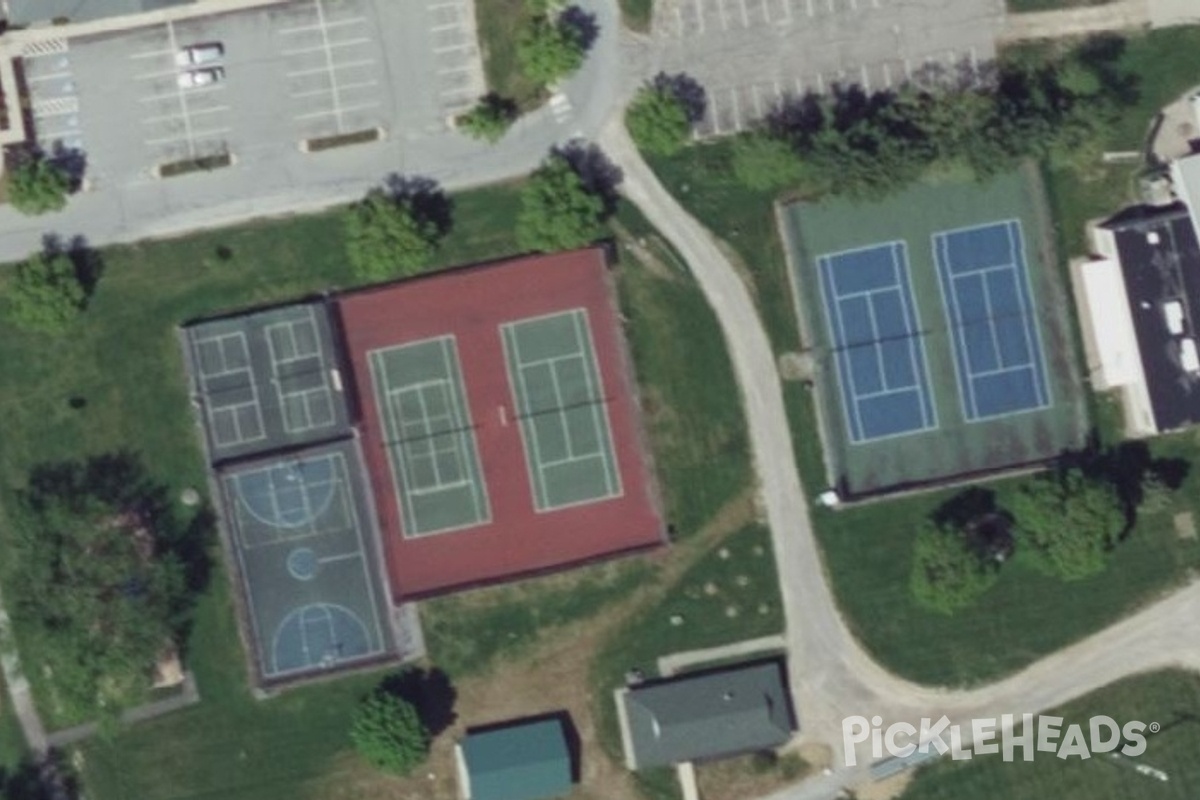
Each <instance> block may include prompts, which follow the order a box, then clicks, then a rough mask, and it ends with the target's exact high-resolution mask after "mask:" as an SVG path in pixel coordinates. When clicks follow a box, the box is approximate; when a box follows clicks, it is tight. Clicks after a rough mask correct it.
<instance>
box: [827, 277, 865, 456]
mask: <svg viewBox="0 0 1200 800" xmlns="http://www.w3.org/2000/svg"><path fill="white" fill-rule="evenodd" d="M817 268H818V270H819V271H820V273H821V275H820V276H819V279H820V283H821V294H822V296H823V299H824V302H823V303H822V305H823V306H824V307H825V322H826V325H827V326H828V327H829V344H830V347H831V348H833V349H834V350H835V357H834V363H835V365H836V367H837V373H838V388H839V389H840V390H841V391H840V394H841V396H842V411H843V413H845V415H846V427H847V428H848V429H849V430H848V431H847V432H848V433H849V434H850V437H849V438H850V441H851V442H861V441H863V438H864V434H863V421H862V417H861V415H860V414H859V411H858V404H857V403H855V402H853V399H852V398H855V397H858V395H859V392H858V385H857V384H856V383H855V381H854V370H853V369H851V367H850V363H849V359H850V356H849V355H848V354H847V353H846V349H845V346H844V344H842V345H840V346H839V343H844V342H846V341H847V337H846V326H845V323H844V322H843V321H842V309H841V307H840V302H841V301H840V299H839V298H838V297H837V283H836V281H835V280H834V277H833V261H832V260H831V257H830V256H820V257H819V258H818V259H817ZM835 324H836V325H837V330H836V331H835V330H834V325H835ZM839 333H840V334H841V335H840V336H839V335H838V334H839ZM847 386H849V387H850V391H849V392H847V391H846V387H847ZM851 412H853V413H851ZM856 423H857V424H856Z"/></svg>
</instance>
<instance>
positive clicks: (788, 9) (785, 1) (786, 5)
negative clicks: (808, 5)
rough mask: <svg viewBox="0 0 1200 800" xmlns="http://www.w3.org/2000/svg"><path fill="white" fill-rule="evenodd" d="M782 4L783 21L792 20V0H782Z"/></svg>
mask: <svg viewBox="0 0 1200 800" xmlns="http://www.w3.org/2000/svg"><path fill="white" fill-rule="evenodd" d="M782 5H783V21H784V22H791V21H792V0H782Z"/></svg>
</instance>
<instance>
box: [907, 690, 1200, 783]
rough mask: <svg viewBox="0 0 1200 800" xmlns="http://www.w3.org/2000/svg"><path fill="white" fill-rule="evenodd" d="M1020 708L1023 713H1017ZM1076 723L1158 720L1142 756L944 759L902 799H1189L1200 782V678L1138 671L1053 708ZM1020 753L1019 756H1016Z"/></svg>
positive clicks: (1040, 755) (1083, 726)
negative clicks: (1143, 769) (1154, 772)
mask: <svg viewBox="0 0 1200 800" xmlns="http://www.w3.org/2000/svg"><path fill="white" fill-rule="evenodd" d="M1018 713H1019V712H1018ZM1047 713H1049V714H1052V715H1053V716H1060V717H1063V719H1064V728H1065V727H1067V726H1069V725H1071V724H1077V725H1080V726H1081V730H1083V731H1084V735H1085V736H1087V726H1088V720H1089V719H1091V718H1092V717H1093V716H1098V715H1105V716H1109V717H1112V718H1113V719H1114V720H1116V722H1117V724H1118V725H1123V724H1124V723H1126V722H1129V721H1131V720H1138V721H1140V722H1144V723H1146V724H1147V725H1148V724H1150V723H1151V722H1157V723H1159V724H1160V725H1161V726H1162V730H1161V731H1160V732H1159V733H1157V734H1150V735H1147V737H1146V738H1147V744H1146V752H1145V753H1144V754H1143V755H1141V756H1139V757H1137V758H1136V759H1125V760H1124V761H1117V760H1114V759H1113V758H1112V757H1110V756H1108V755H1101V754H1097V755H1093V756H1092V757H1091V758H1090V759H1087V760H1082V759H1079V758H1071V759H1068V760H1065V761H1064V760H1061V759H1059V758H1056V757H1055V755H1054V754H1053V753H1038V754H1037V755H1036V757H1035V758H1034V760H1033V761H1032V762H1025V761H1014V762H1012V763H1005V762H1004V761H1003V760H1002V757H1001V756H1000V755H995V756H991V755H987V756H975V757H974V758H972V759H971V760H969V761H958V762H955V761H950V760H949V759H943V760H941V761H939V762H937V763H935V764H932V765H930V766H928V767H926V768H924V769H922V770H921V771H920V772H918V773H917V776H916V779H915V780H914V782H913V783H912V784H911V785H910V786H909V787H908V789H907V790H906V791H905V792H904V794H903V795H902V796H901V798H900V800H963V798H1033V797H1057V798H1062V800H1190V798H1194V797H1195V796H1196V787H1197V786H1200V761H1197V760H1196V752H1197V750H1198V749H1200V677H1198V676H1196V675H1195V674H1193V673H1185V672H1179V671H1166V672H1157V673H1152V674H1149V675H1140V676H1137V677H1133V678H1128V679H1126V680H1123V681H1120V682H1118V683H1115V684H1113V685H1111V686H1108V687H1106V688H1104V689H1101V690H1100V691H1097V692H1093V693H1092V694H1090V695H1087V696H1086V697H1082V698H1080V699H1079V700H1076V701H1074V702H1071V703H1068V704H1067V705H1066V706H1064V707H1062V708H1060V709H1057V710H1054V711H1051V712H1047ZM1018 758H1019V756H1018ZM1134 764H1138V765H1142V764H1144V765H1147V766H1151V767H1154V768H1156V769H1160V770H1163V771H1164V772H1166V773H1167V774H1168V776H1169V780H1168V781H1166V782H1160V781H1157V780H1154V779H1153V778H1149V777H1147V776H1145V775H1140V774H1138V773H1137V772H1135V771H1134V770H1133V769H1132V767H1133V766H1134Z"/></svg>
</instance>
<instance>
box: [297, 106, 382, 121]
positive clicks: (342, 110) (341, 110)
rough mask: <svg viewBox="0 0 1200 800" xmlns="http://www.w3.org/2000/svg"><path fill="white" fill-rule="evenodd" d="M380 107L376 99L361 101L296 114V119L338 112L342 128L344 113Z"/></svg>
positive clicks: (325, 115) (314, 117) (313, 117)
mask: <svg viewBox="0 0 1200 800" xmlns="http://www.w3.org/2000/svg"><path fill="white" fill-rule="evenodd" d="M378 107H379V101H378V100H376V101H374V102H371V103H359V104H357V105H353V106H338V107H337V108H331V109H328V110H326V111H310V112H309V113H307V114H298V115H296V117H295V119H298V120H300V119H316V118H317V117H328V116H330V115H331V114H336V115H337V117H338V125H339V128H340V126H341V115H342V114H346V113H349V112H351V111H363V110H365V109H368V108H378Z"/></svg>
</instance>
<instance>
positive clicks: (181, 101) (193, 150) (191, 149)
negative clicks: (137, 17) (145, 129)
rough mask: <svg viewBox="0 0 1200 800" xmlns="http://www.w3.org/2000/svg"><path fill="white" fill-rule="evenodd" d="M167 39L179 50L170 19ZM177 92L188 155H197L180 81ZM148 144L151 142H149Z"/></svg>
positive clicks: (173, 47) (175, 49)
mask: <svg viewBox="0 0 1200 800" xmlns="http://www.w3.org/2000/svg"><path fill="white" fill-rule="evenodd" d="M167 39H168V40H169V41H170V43H171V50H172V52H175V51H178V50H179V40H178V38H177V37H176V35H175V24H174V23H173V22H171V21H170V20H168V21H167ZM175 94H176V96H177V97H178V98H179V110H180V112H181V113H182V115H183V130H184V133H186V134H187V143H188V155H189V156H191V157H192V158H195V157H196V142H195V141H194V140H193V139H192V120H191V117H189V116H188V107H187V98H185V97H184V96H183V87H182V86H180V85H179V83H178V81H176V83H175ZM146 144H151V142H147V143H146Z"/></svg>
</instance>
